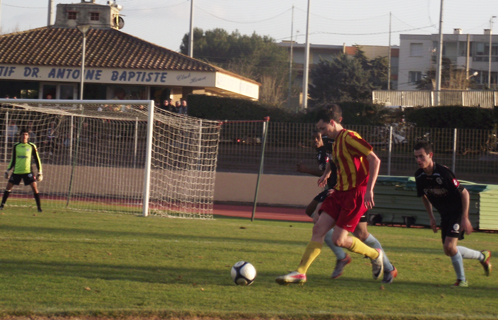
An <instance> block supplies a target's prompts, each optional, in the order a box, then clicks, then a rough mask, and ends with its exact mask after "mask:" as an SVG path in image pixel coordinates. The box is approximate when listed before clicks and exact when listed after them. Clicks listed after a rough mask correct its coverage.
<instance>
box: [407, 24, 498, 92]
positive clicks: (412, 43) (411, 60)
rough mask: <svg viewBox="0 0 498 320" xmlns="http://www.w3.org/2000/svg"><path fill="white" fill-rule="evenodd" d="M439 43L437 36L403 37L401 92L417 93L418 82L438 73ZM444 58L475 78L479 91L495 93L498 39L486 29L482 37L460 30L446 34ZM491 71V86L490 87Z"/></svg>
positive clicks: (497, 36)
mask: <svg viewBox="0 0 498 320" xmlns="http://www.w3.org/2000/svg"><path fill="white" fill-rule="evenodd" d="M438 40H439V35H438V34H431V35H416V34H402V35H400V47H399V72H398V90H416V86H417V81H419V80H421V79H422V78H423V77H424V76H426V75H427V73H428V71H429V70H431V69H433V70H435V69H436V61H437V47H438ZM490 45H491V49H492V50H491V62H490V59H489V58H490V55H489V48H490ZM443 57H446V58H448V59H450V61H451V63H452V64H453V65H454V66H455V67H457V68H459V69H462V70H465V71H466V76H467V78H468V79H470V78H472V80H473V81H474V82H475V84H476V85H477V87H478V88H481V89H482V88H488V87H491V88H494V89H496V87H497V74H498V35H492V34H491V31H490V29H484V32H483V33H482V34H463V33H462V30H461V29H454V32H453V34H444V35H443ZM490 67H491V85H489V83H488V74H489V72H488V70H489V69H490ZM434 89H435V88H434ZM442 89H444V88H442Z"/></svg>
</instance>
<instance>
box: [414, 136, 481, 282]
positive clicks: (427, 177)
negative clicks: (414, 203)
mask: <svg viewBox="0 0 498 320" xmlns="http://www.w3.org/2000/svg"><path fill="white" fill-rule="evenodd" d="M414 155H415V160H416V161H417V164H418V166H419V169H418V170H417V171H416V172H415V181H416V185H417V196H419V197H422V202H423V203H424V207H425V209H426V210H427V213H428V214H429V219H430V221H431V228H432V230H433V231H434V233H437V227H436V219H435V218H434V213H433V210H432V208H433V207H434V208H436V209H437V211H438V212H439V214H440V215H441V238H442V240H443V248H444V253H445V254H446V255H447V256H449V257H450V258H451V263H452V264H453V268H454V269H455V273H456V276H457V280H456V282H455V284H453V285H452V286H454V287H468V282H467V279H466V278H465V271H464V268H463V259H475V260H479V261H480V262H481V265H482V266H483V267H484V273H485V274H486V275H487V276H489V273H490V272H491V262H490V258H491V252H489V251H486V250H483V251H481V252H479V251H476V250H472V249H469V248H466V247H461V246H457V243H458V240H462V239H463V238H464V233H466V234H467V235H469V234H471V233H472V231H473V228H472V224H471V223H470V221H469V202H470V200H469V199H470V196H469V192H468V191H467V189H465V188H464V187H463V186H461V185H460V182H458V180H457V179H456V178H455V175H454V174H453V172H452V171H451V170H450V169H448V168H447V167H445V166H442V165H440V164H438V163H436V162H434V161H433V159H432V157H433V152H432V146H431V145H430V143H428V142H419V143H417V144H416V145H415V147H414Z"/></svg>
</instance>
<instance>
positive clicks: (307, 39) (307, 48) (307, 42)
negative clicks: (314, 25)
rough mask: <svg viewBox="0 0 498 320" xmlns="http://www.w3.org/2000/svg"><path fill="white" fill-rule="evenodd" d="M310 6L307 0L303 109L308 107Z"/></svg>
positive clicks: (309, 1)
mask: <svg viewBox="0 0 498 320" xmlns="http://www.w3.org/2000/svg"><path fill="white" fill-rule="evenodd" d="M310 7H311V0H308V17H307V18H306V45H305V49H304V66H303V67H304V69H303V110H306V109H307V108H308V77H309V75H308V74H309V64H310Z"/></svg>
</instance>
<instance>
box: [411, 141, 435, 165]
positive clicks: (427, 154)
mask: <svg viewBox="0 0 498 320" xmlns="http://www.w3.org/2000/svg"><path fill="white" fill-rule="evenodd" d="M413 153H414V155H415V161H417V164H418V166H419V168H421V169H426V168H429V167H432V156H433V155H434V154H433V152H432V146H431V144H430V143H429V142H426V141H421V142H417V144H415V146H414V147H413Z"/></svg>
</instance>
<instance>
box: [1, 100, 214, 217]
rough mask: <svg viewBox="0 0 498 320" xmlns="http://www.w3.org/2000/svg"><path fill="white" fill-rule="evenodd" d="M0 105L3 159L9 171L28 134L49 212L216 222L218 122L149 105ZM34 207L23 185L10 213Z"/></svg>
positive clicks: (94, 102)
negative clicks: (15, 208)
mask: <svg viewBox="0 0 498 320" xmlns="http://www.w3.org/2000/svg"><path fill="white" fill-rule="evenodd" d="M0 105H1V107H0V125H1V128H2V131H1V133H2V136H1V137H0V161H1V162H3V165H4V170H5V169H6V168H7V166H8V163H9V161H10V158H11V156H12V155H11V153H12V145H13V144H14V143H15V142H17V141H19V132H20V131H21V129H23V128H25V129H28V130H29V131H30V141H31V142H33V143H35V144H36V145H37V148H38V151H39V154H40V157H41V161H42V166H43V176H44V180H43V181H42V182H39V183H38V189H39V192H40V196H41V201H42V207H43V208H44V209H45V208H47V209H49V208H54V209H55V208H71V209H76V210H99V211H111V212H129V213H133V214H140V213H141V214H142V215H144V216H147V215H149V214H155V215H163V216H169V217H184V218H203V219H205V218H207V219H209V218H212V210H213V199H214V182H215V174H216V163H217V156H218V142H219V133H220V123H219V122H217V121H208V120H203V119H198V118H193V117H188V116H186V115H180V114H176V113H171V112H168V111H164V110H162V109H159V108H155V107H154V103H153V101H145V100H28V99H26V100H19V99H17V100H12V99H0ZM35 171H36V170H35ZM5 182H7V181H5ZM144 199H147V200H146V201H144ZM34 204H35V203H34V199H33V196H32V192H31V188H29V187H24V186H23V185H22V184H21V186H16V187H14V189H13V190H12V193H11V196H10V197H9V199H8V201H7V204H6V208H8V206H9V205H20V206H34Z"/></svg>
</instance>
